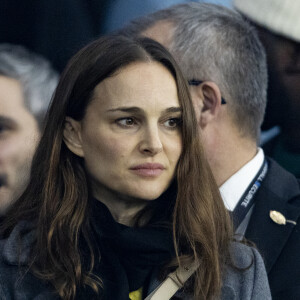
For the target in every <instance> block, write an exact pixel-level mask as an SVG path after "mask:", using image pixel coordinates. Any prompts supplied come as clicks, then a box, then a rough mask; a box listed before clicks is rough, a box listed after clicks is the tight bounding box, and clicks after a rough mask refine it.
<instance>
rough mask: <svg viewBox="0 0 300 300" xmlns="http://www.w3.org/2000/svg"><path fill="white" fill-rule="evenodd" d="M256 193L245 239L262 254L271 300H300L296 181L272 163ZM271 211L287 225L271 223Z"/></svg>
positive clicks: (299, 220)
mask: <svg viewBox="0 0 300 300" xmlns="http://www.w3.org/2000/svg"><path fill="white" fill-rule="evenodd" d="M268 162H269V170H268V173H267V175H266V178H265V179H264V181H263V183H262V185H261V187H260V189H259V191H258V192H257V194H256V196H255V197H256V202H255V203H256V204H255V208H254V210H253V214H252V216H251V218H250V222H249V225H248V228H247V231H246V233H245V237H246V238H247V239H249V240H251V241H253V242H254V243H255V244H256V245H257V247H258V249H259V251H260V253H261V254H262V256H263V258H264V260H265V264H266V269H267V273H268V278H269V283H270V288H271V293H272V297H273V299H274V300H279V299H281V300H283V299H291V300H293V299H295V300H296V299H300V187H299V182H298V181H297V179H296V178H295V177H294V176H293V175H292V174H291V173H289V172H287V171H285V170H284V169H283V168H282V167H280V166H279V165H278V164H277V163H276V162H275V161H273V160H272V159H268ZM270 210H275V211H278V212H280V213H282V214H283V215H284V216H285V217H286V219H287V220H293V221H296V222H297V225H293V224H290V223H287V224H286V225H278V224H276V223H275V222H274V221H272V220H271V218H270V216H269V213H270Z"/></svg>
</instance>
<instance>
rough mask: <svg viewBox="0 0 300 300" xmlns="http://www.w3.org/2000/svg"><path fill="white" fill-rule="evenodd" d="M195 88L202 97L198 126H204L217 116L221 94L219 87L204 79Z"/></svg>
mask: <svg viewBox="0 0 300 300" xmlns="http://www.w3.org/2000/svg"><path fill="white" fill-rule="evenodd" d="M197 88H198V89H199V91H198V92H199V93H201V95H202V96H201V98H202V99H203V106H202V110H201V113H200V126H201V127H205V126H206V125H207V124H208V123H210V122H212V121H213V120H214V119H215V118H216V117H217V116H218V113H219V112H220V109H221V105H222V104H221V102H222V96H221V92H220V89H219V87H218V86H217V85H216V84H215V83H214V82H212V81H204V82H203V83H202V84H201V85H199V86H198V87H197Z"/></svg>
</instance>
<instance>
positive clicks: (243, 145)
mask: <svg viewBox="0 0 300 300" xmlns="http://www.w3.org/2000/svg"><path fill="white" fill-rule="evenodd" d="M215 149H217V150H215V151H212V152H211V154H208V160H209V163H210V166H211V168H212V172H213V174H214V176H215V179H216V182H217V184H218V186H221V185H222V184H223V183H224V182H225V181H226V180H228V179H229V178H230V177H231V176H232V175H233V174H235V173H236V172H237V171H238V170H239V169H241V168H242V167H243V166H244V165H245V164H247V163H248V162H249V161H250V160H251V159H253V158H254V156H255V155H256V153H257V145H256V143H255V142H254V141H251V140H246V139H238V140H237V139H234V138H232V139H231V140H230V141H228V140H226V141H224V142H222V141H220V143H219V145H218V146H217V148H215Z"/></svg>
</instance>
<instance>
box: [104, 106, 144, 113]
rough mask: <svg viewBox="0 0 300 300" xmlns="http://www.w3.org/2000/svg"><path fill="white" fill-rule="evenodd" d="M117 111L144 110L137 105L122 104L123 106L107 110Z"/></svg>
mask: <svg viewBox="0 0 300 300" xmlns="http://www.w3.org/2000/svg"><path fill="white" fill-rule="evenodd" d="M116 111H122V112H129V113H138V112H142V111H143V110H142V109H141V108H139V107H136V106H131V107H126V106H122V107H116V108H112V109H109V110H107V112H116Z"/></svg>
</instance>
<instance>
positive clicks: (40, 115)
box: [0, 44, 58, 129]
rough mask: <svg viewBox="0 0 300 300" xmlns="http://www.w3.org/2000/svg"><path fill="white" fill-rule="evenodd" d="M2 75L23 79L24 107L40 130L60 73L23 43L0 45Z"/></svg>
mask: <svg viewBox="0 0 300 300" xmlns="http://www.w3.org/2000/svg"><path fill="white" fill-rule="evenodd" d="M0 76H6V77H9V78H13V79H16V80H18V81H19V82H20V84H21V86H22V89H23V95H24V103H25V107H26V108H27V109H28V111H29V112H30V113H31V114H32V115H33V116H34V117H35V119H36V120H37V122H38V124H39V127H40V129H41V128H42V126H43V121H44V117H45V114H46V112H47V109H48V106H49V103H50V100H51V98H52V95H53V92H54V90H55V88H56V85H57V82H58V74H57V73H56V72H55V71H54V70H53V69H52V68H51V66H50V63H49V62H48V61H47V60H45V59H44V58H42V57H41V56H39V55H37V54H34V53H32V52H30V51H28V50H26V49H25V48H23V47H21V46H17V45H10V44H0Z"/></svg>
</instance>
